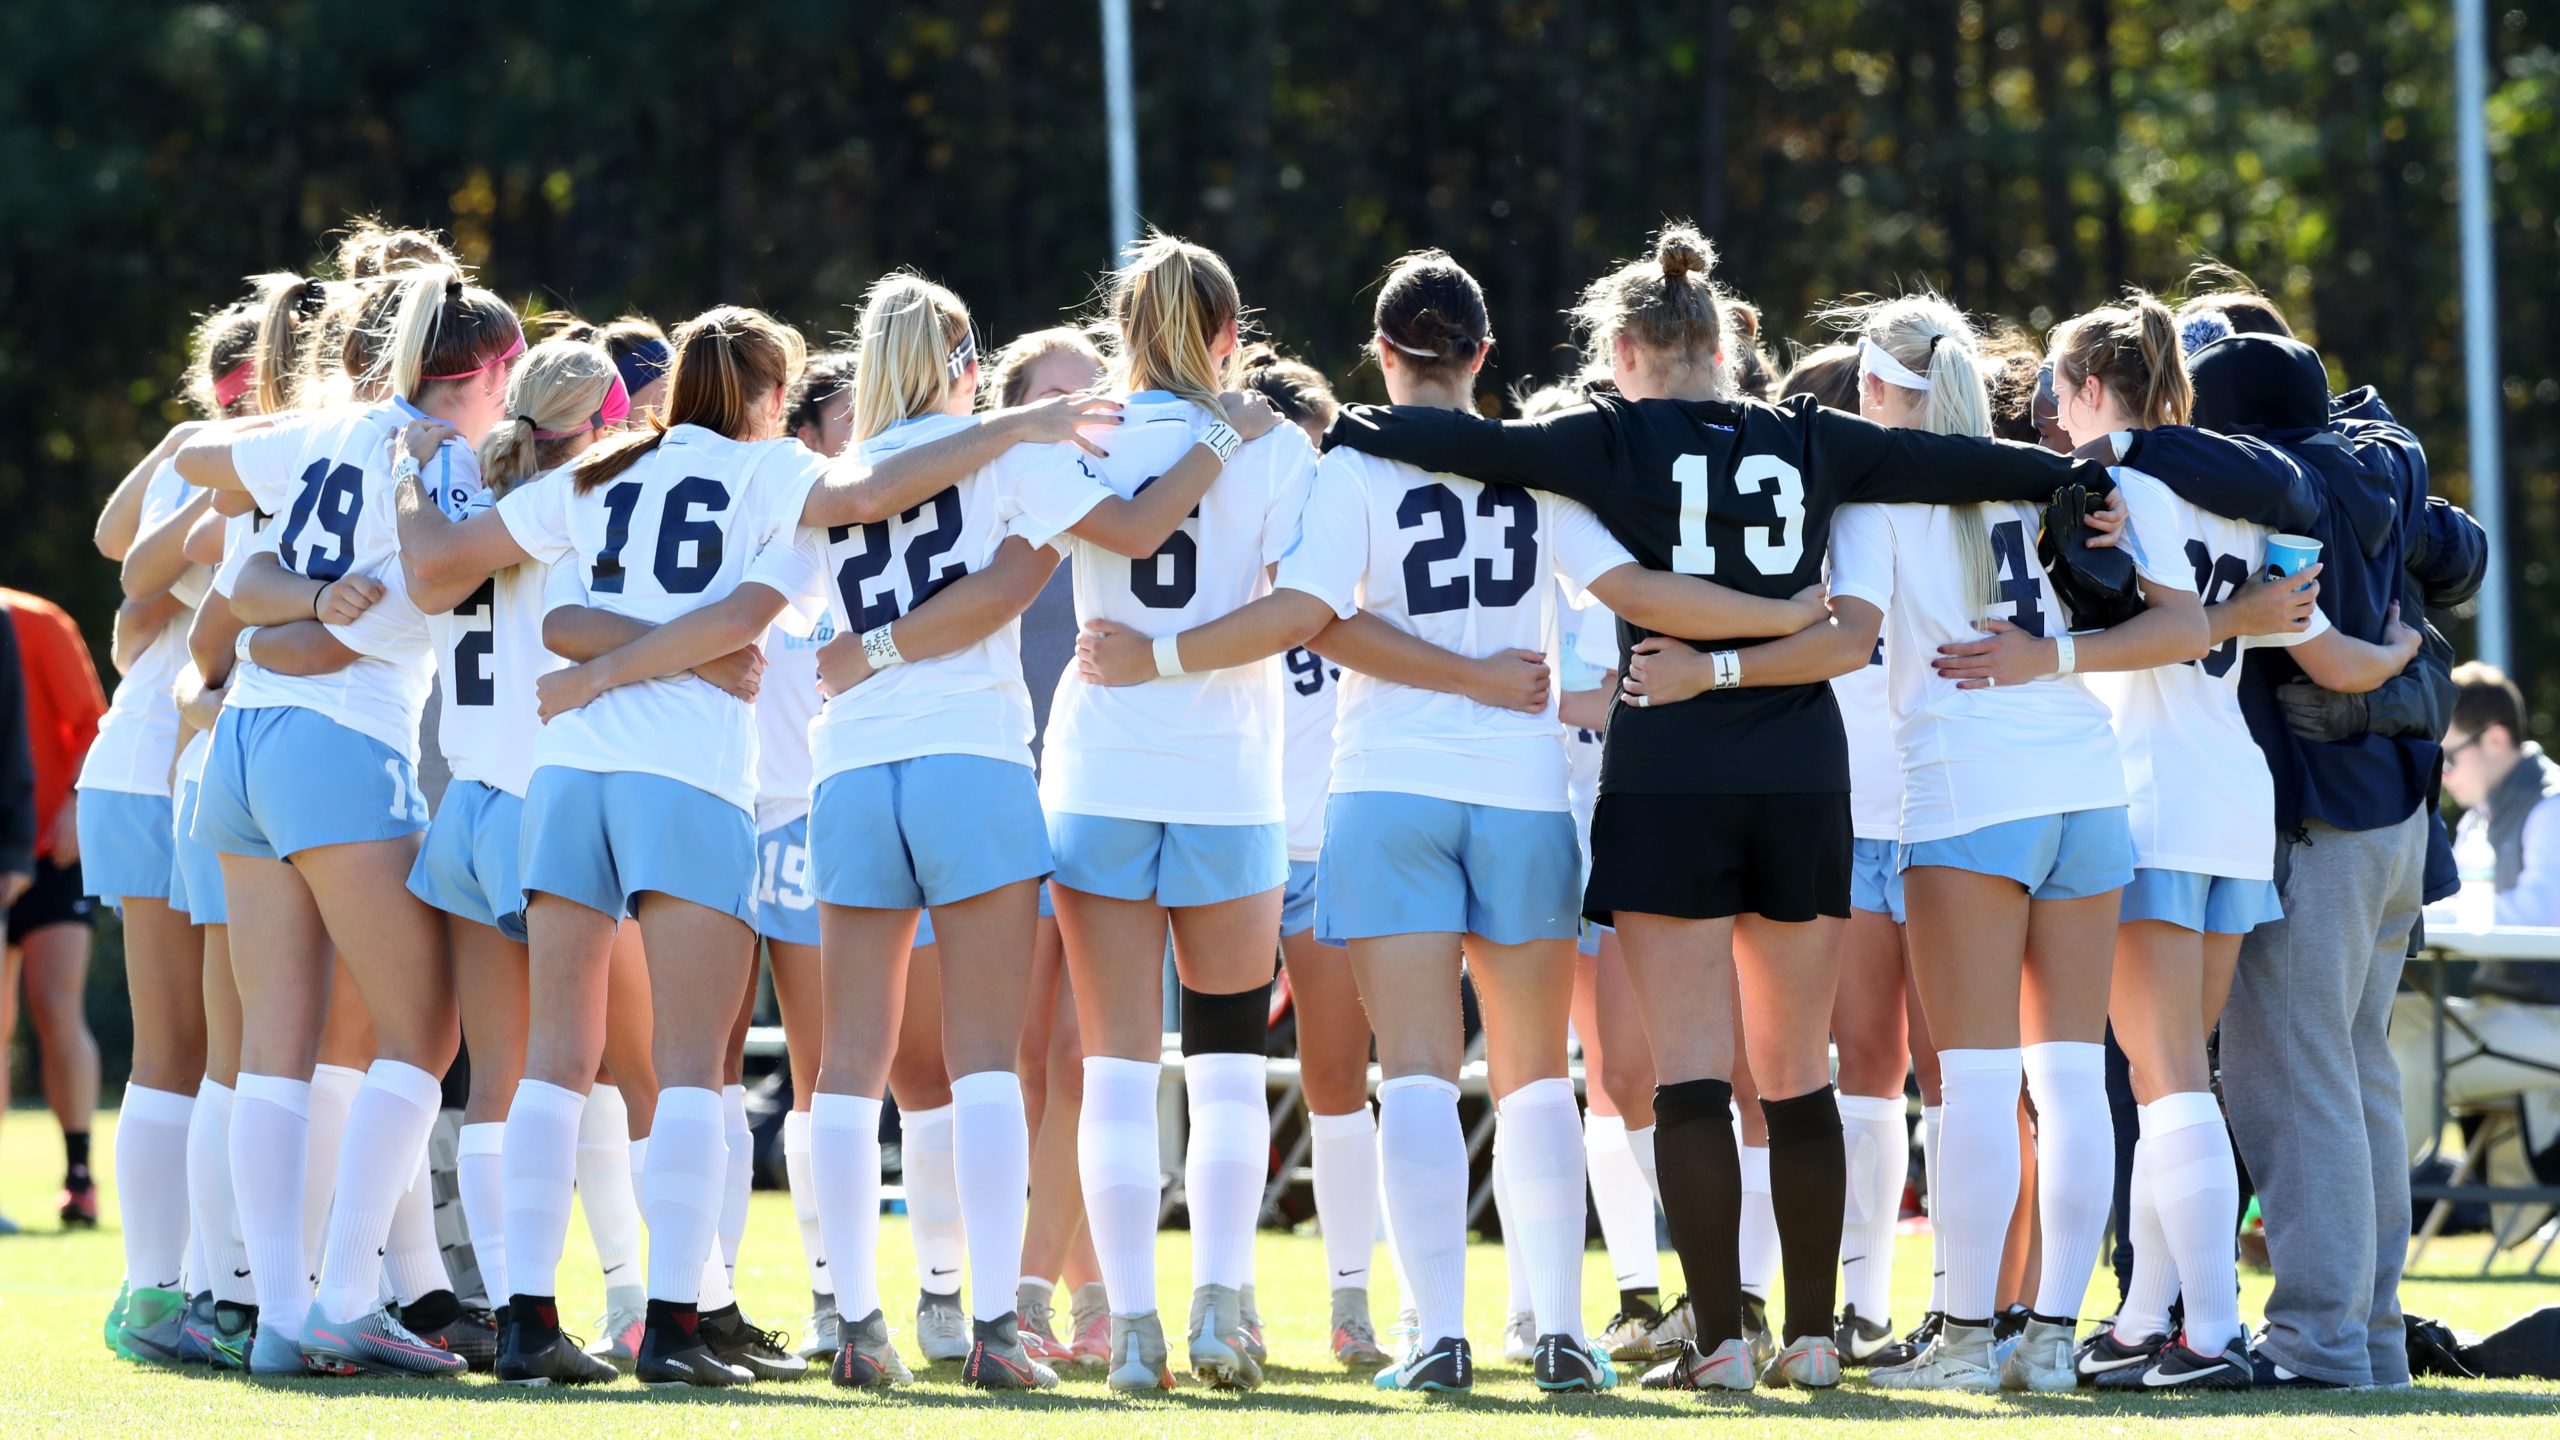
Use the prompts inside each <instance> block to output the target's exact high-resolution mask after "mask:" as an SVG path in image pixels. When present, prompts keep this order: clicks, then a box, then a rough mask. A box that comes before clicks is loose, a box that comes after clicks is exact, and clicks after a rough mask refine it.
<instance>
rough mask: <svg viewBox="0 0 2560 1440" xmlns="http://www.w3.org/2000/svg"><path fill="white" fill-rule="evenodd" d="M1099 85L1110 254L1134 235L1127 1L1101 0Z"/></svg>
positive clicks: (1133, 114)
mask: <svg viewBox="0 0 2560 1440" xmlns="http://www.w3.org/2000/svg"><path fill="white" fill-rule="evenodd" d="M1102 84H1103V91H1104V94H1105V96H1106V100H1105V110H1104V114H1105V118H1106V121H1107V124H1108V128H1109V132H1110V137H1111V141H1110V143H1111V255H1112V262H1113V263H1114V264H1117V263H1118V262H1119V257H1120V255H1121V253H1122V252H1124V251H1126V250H1127V249H1128V248H1129V247H1130V245H1132V244H1134V243H1136V241H1137V238H1138V107H1137V104H1136V102H1135V101H1134V100H1133V99H1132V98H1131V96H1130V93H1129V0H1102Z"/></svg>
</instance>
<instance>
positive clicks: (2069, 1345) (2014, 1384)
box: [2000, 1320, 2080, 1395]
mask: <svg viewBox="0 0 2560 1440" xmlns="http://www.w3.org/2000/svg"><path fill="white" fill-rule="evenodd" d="M2078 1341H2079V1336H2078V1335H2076V1334H2075V1333H2073V1328H2072V1327H2071V1326H2069V1325H2056V1324H2054V1323H2053V1322H2051V1321H2049V1320H2029V1321H2028V1322H2027V1328H2026V1329H2025V1330H2024V1331H2022V1332H2021V1333H2020V1334H2019V1336H2018V1339H2017V1342H2016V1343H2015V1344H2014V1345H2013V1346H2012V1347H2011V1348H2010V1351H2009V1354H2008V1356H2007V1357H2006V1358H2004V1359H2003V1360H2002V1361H2001V1362H2000V1388H2001V1389H2003V1390H2032V1391H2035V1392H2036V1393H2037V1394H2040V1395H2056V1394H2062V1393H2065V1392H2068V1391H2072V1390H2077V1389H2079V1388H2080V1367H2079V1365H2078V1364H2077V1363H2076V1361H2075V1360H2074V1358H2073V1355H2072V1353H2071V1352H2072V1351H2073V1350H2074V1349H2075V1348H2076V1347H2077V1345H2078Z"/></svg>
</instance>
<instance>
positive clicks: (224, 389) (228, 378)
mask: <svg viewBox="0 0 2560 1440" xmlns="http://www.w3.org/2000/svg"><path fill="white" fill-rule="evenodd" d="M257 383H258V359H257V357H256V356H254V355H253V356H251V357H249V358H248V359H246V360H243V361H241V362H240V363H239V364H237V365H234V366H232V367H231V368H230V369H228V370H225V371H224V372H222V378H221V379H219V380H216V381H214V382H213V408H214V409H216V410H228V409H230V408H231V402H233V401H235V400H237V399H239V398H240V397H241V396H243V395H246V394H248V393H249V387H250V386H252V385H255V384H257Z"/></svg>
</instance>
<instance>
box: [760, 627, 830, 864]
mask: <svg viewBox="0 0 2560 1440" xmlns="http://www.w3.org/2000/svg"><path fill="white" fill-rule="evenodd" d="M834 638H836V627H835V622H834V621H833V620H831V619H829V618H828V617H826V616H823V615H821V616H819V617H818V622H817V624H816V625H815V626H814V627H813V628H811V629H810V630H809V631H808V633H806V634H798V633H794V631H793V629H792V627H791V626H789V625H786V624H784V623H782V622H781V621H779V620H777V621H775V622H774V623H773V625H772V626H771V627H770V628H768V629H767V630H766V631H765V632H764V683H763V685H762V687H761V688H759V689H758V690H757V691H756V833H757V834H759V835H762V834H764V833H765V832H767V831H769V830H778V829H780V828H781V827H783V826H785V825H788V824H790V823H791V822H792V821H794V820H797V819H799V818H800V817H801V816H803V815H806V814H808V813H809V792H810V791H811V789H812V788H814V787H813V786H812V784H811V781H810V778H809V726H810V725H811V724H812V723H813V722H815V721H816V720H817V718H818V651H819V649H820V648H821V647H823V646H824V645H825V644H826V643H827V642H828V641H830V640H833V639H834Z"/></svg>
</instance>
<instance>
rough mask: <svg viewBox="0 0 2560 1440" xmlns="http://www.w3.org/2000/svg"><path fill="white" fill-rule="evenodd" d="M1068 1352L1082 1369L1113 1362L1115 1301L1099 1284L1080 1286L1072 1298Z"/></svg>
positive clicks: (1070, 1357)
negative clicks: (1112, 1313) (1113, 1301)
mask: <svg viewBox="0 0 2560 1440" xmlns="http://www.w3.org/2000/svg"><path fill="white" fill-rule="evenodd" d="M1067 1324H1068V1327H1069V1330H1070V1334H1069V1336H1068V1339H1067V1355H1068V1357H1069V1359H1071V1360H1072V1361H1073V1362H1074V1363H1075V1365H1076V1366H1077V1367H1078V1368H1080V1369H1094V1370H1099V1369H1102V1368H1103V1367H1105V1366H1108V1365H1109V1364H1110V1363H1111V1300H1110V1298H1109V1296H1108V1295H1107V1294H1105V1292H1104V1291H1103V1288H1102V1286H1101V1285H1099V1284H1093V1285H1079V1286H1077V1287H1076V1292H1075V1294H1074V1295H1072V1296H1070V1297H1068V1309H1067Z"/></svg>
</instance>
